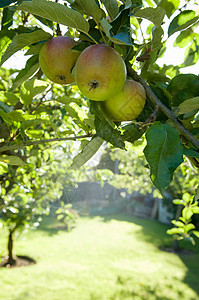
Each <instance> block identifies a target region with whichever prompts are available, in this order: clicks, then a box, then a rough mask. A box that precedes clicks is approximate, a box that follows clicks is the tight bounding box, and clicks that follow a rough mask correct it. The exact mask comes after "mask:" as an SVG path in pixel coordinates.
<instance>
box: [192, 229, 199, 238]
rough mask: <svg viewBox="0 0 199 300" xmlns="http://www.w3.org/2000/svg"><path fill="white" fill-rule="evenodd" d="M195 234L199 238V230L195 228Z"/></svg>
mask: <svg viewBox="0 0 199 300" xmlns="http://www.w3.org/2000/svg"><path fill="white" fill-rule="evenodd" d="M193 234H194V235H195V236H196V237H197V238H199V231H196V230H194V231H193Z"/></svg>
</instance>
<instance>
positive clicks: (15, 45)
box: [1, 29, 52, 65]
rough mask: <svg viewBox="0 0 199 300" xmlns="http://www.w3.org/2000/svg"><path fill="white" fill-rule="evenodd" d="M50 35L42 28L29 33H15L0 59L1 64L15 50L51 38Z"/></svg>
mask: <svg viewBox="0 0 199 300" xmlns="http://www.w3.org/2000/svg"><path fill="white" fill-rule="evenodd" d="M51 37H52V36H51V35H50V33H48V32H45V31H44V30H42V29H39V30H36V31H34V32H30V33H21V34H17V35H16V36H15V37H14V38H13V40H12V43H11V44H9V46H8V48H7V49H6V51H5V53H4V55H3V57H2V60H1V65H2V64H3V63H4V62H5V61H6V60H7V59H8V58H9V57H11V56H12V55H13V54H14V53H15V52H17V51H19V50H21V49H23V48H24V47H26V46H28V45H31V44H33V43H36V42H39V41H42V40H46V39H49V38H51Z"/></svg>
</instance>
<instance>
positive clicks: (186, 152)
mask: <svg viewBox="0 0 199 300" xmlns="http://www.w3.org/2000/svg"><path fill="white" fill-rule="evenodd" d="M183 154H184V155H187V156H190V157H195V158H199V153H198V152H197V151H196V150H194V149H193V148H186V147H185V146H184V147H183Z"/></svg>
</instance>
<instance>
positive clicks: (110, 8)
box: [102, 0, 119, 20]
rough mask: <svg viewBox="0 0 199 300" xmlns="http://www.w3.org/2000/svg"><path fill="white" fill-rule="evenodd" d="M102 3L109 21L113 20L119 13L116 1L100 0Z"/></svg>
mask: <svg viewBox="0 0 199 300" xmlns="http://www.w3.org/2000/svg"><path fill="white" fill-rule="evenodd" d="M102 3H103V4H104V6H105V7H106V10H107V12H108V14H109V16H110V18H111V20H113V19H115V17H116V16H117V15H118V13H119V7H118V4H117V1H116V0H102Z"/></svg>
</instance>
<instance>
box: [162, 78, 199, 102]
mask: <svg viewBox="0 0 199 300" xmlns="http://www.w3.org/2000/svg"><path fill="white" fill-rule="evenodd" d="M167 90H168V91H169V93H170V94H171V95H172V96H173V99H172V103H171V104H172V106H174V107H177V106H179V105H180V104H181V103H182V102H183V101H185V100H187V99H190V98H194V97H197V96H199V76H197V75H194V74H180V75H177V76H175V77H174V78H173V79H172V80H171V82H170V83H169V85H168V88H167Z"/></svg>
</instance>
